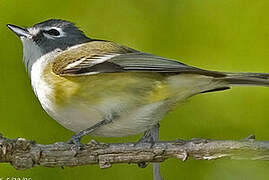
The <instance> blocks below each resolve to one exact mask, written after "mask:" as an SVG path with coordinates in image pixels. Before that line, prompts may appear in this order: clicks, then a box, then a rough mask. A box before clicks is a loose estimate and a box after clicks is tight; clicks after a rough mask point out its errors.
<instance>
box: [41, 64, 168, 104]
mask: <svg viewBox="0 0 269 180" xmlns="http://www.w3.org/2000/svg"><path fill="white" fill-rule="evenodd" d="M43 73H44V74H43V77H44V79H45V81H46V82H47V83H48V84H49V85H50V87H51V88H52V93H51V94H50V95H49V97H48V98H50V100H52V102H54V103H55V105H56V107H57V106H58V107H63V106H65V105H70V104H72V103H77V102H79V105H80V106H85V105H86V106H91V105H93V106H94V105H96V104H98V103H102V102H103V101H104V100H105V99H109V98H111V97H113V98H117V99H119V100H122V101H125V102H128V101H129V102H132V103H134V104H149V103H154V102H158V101H162V100H165V99H167V98H169V96H170V93H169V89H168V86H167V85H166V77H165V76H163V75H161V74H159V73H142V72H137V73H135V72H124V73H104V74H96V75H84V76H59V75H57V74H55V73H54V72H53V71H52V64H50V65H48V66H47V68H46V69H45V70H44V72H43Z"/></svg>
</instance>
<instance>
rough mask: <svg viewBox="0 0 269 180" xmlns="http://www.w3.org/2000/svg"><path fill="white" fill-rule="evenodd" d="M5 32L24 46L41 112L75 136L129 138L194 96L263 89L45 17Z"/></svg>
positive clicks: (252, 76)
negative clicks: (245, 88) (91, 35)
mask: <svg viewBox="0 0 269 180" xmlns="http://www.w3.org/2000/svg"><path fill="white" fill-rule="evenodd" d="M8 27H9V28H10V29H11V30H12V31H13V32H14V33H16V34H17V35H18V36H19V37H20V39H21V41H22V43H23V54H24V63H25V66H26V69H27V71H28V73H29V76H30V78H31V84H32V87H33V90H34V92H35V94H36V96H37V97H38V99H39V101H40V103H41V105H42V107H43V108H44V109H45V111H46V112H47V113H48V114H49V115H50V116H51V117H52V118H54V119H55V120H56V121H58V122H59V123H60V124H61V125H63V126H64V127H66V128H67V129H70V130H72V131H74V132H76V133H77V134H75V135H74V136H73V137H72V138H71V139H70V141H69V143H75V144H80V139H81V137H82V136H84V135H85V134H90V135H96V136H110V137H116V136H128V135H133V134H138V133H141V132H145V131H147V130H149V129H151V128H152V127H153V126H155V125H156V124H157V123H158V122H159V121H160V120H161V119H162V118H163V117H164V115H165V114H166V113H167V112H168V111H169V110H170V109H171V107H172V106H173V105H175V104H177V103H179V102H182V101H184V100H185V99H186V98H189V97H191V96H193V95H196V94H199V93H205V92H211V91H218V90H225V89H229V88H230V87H231V86H233V85H258V86H269V80H268V79H269V74H265V73H227V72H217V71H208V70H203V69H199V68H196V67H192V66H189V65H186V64H183V63H181V62H179V61H175V60H171V59H167V58H163V57H159V56H155V55H152V54H148V53H143V52H140V51H137V50H134V49H131V48H129V47H126V46H122V45H120V44H117V43H114V42H111V41H105V40H97V39H91V38H89V37H87V36H85V34H84V33H83V32H82V31H81V30H79V29H78V28H77V27H76V26H75V25H74V24H73V23H70V22H68V21H64V20H58V19H51V20H47V21H44V22H41V23H38V24H36V25H34V26H33V27H30V28H26V29H24V28H21V27H18V26H15V25H8Z"/></svg>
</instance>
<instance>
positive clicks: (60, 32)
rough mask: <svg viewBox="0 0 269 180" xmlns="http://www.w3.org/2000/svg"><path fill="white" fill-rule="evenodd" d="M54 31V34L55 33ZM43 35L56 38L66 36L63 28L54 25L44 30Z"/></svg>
mask: <svg viewBox="0 0 269 180" xmlns="http://www.w3.org/2000/svg"><path fill="white" fill-rule="evenodd" d="M53 33H54V34H53ZM43 35H44V36H45V37H46V38H48V39H55V38H58V37H64V36H65V32H63V30H62V29H61V28H58V27H52V28H47V29H44V30H43Z"/></svg>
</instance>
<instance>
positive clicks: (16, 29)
mask: <svg viewBox="0 0 269 180" xmlns="http://www.w3.org/2000/svg"><path fill="white" fill-rule="evenodd" d="M7 27H8V28H9V29H10V30H11V31H13V32H14V33H15V34H16V35H17V36H19V37H20V38H22V37H26V38H29V37H31V34H30V33H29V31H28V30H27V29H24V28H21V27H19V26H16V25H12V24H7Z"/></svg>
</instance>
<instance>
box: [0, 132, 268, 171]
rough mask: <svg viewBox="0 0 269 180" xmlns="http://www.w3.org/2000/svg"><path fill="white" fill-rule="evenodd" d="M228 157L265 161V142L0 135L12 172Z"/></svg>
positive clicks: (0, 149) (0, 153) (0, 158)
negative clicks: (41, 140)
mask: <svg viewBox="0 0 269 180" xmlns="http://www.w3.org/2000/svg"><path fill="white" fill-rule="evenodd" d="M188 157H193V158H194V159H200V160H213V159H220V158H230V159H236V160H243V159H249V160H269V141H257V140H255V137H254V136H249V137H248V138H246V139H243V140H239V141H234V140H209V139H191V140H187V141H185V140H177V141H160V142H156V143H154V144H151V143H113V144H107V143H98V142H96V141H93V140H92V141H90V142H89V143H88V144H85V145H84V146H83V147H81V148H78V147H76V146H74V145H70V144H67V143H63V142H59V143H55V144H51V145H42V144H37V143H35V142H34V141H29V140H26V139H23V138H18V139H7V138H4V137H2V136H0V162H1V163H11V165H12V166H13V167H14V168H16V169H19V170H20V169H29V168H32V167H35V166H45V167H63V166H82V165H89V164H99V166H100V168H109V167H111V165H112V164H117V163H128V164H129V163H141V162H163V161H165V160H166V159H168V158H178V159H180V160H183V161H185V160H187V158H188Z"/></svg>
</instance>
